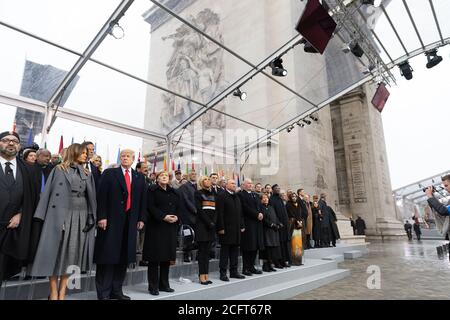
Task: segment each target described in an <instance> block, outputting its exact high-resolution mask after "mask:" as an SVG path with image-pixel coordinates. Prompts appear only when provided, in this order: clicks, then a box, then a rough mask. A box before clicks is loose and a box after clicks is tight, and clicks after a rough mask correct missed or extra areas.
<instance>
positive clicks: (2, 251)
mask: <svg viewBox="0 0 450 320" xmlns="http://www.w3.org/2000/svg"><path fill="white" fill-rule="evenodd" d="M19 150H20V138H19V135H18V134H17V133H15V132H3V133H0V286H1V283H2V281H3V280H6V279H8V278H10V277H12V276H14V275H15V274H17V273H19V272H20V269H21V267H22V266H23V265H24V264H25V263H26V262H27V259H28V254H29V247H30V234H31V222H32V219H33V214H34V211H35V209H36V206H37V203H38V196H39V183H38V181H37V179H36V177H37V174H36V171H35V169H34V168H33V167H32V166H29V165H27V164H25V163H24V162H23V161H22V160H21V159H20V158H18V157H17V155H18V152H19Z"/></svg>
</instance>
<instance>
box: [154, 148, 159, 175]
mask: <svg viewBox="0 0 450 320" xmlns="http://www.w3.org/2000/svg"><path fill="white" fill-rule="evenodd" d="M157 155H158V153H157V152H156V151H155V158H154V159H153V173H156V157H157Z"/></svg>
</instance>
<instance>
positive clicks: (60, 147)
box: [58, 135, 64, 154]
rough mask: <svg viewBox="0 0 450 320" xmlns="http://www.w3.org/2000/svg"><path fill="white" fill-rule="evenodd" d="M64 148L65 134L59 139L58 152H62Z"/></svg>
mask: <svg viewBox="0 0 450 320" xmlns="http://www.w3.org/2000/svg"><path fill="white" fill-rule="evenodd" d="M63 149H64V142H63V136H62V135H61V139H60V140H59V149H58V154H61V153H62V150H63Z"/></svg>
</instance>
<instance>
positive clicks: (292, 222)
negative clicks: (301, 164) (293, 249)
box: [286, 193, 306, 265]
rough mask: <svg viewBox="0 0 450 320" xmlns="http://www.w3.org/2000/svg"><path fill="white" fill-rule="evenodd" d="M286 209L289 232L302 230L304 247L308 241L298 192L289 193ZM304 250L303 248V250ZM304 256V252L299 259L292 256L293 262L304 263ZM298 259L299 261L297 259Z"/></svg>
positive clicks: (296, 263)
mask: <svg viewBox="0 0 450 320" xmlns="http://www.w3.org/2000/svg"><path fill="white" fill-rule="evenodd" d="M286 211H287V213H288V217H289V228H288V230H289V234H291V235H292V232H293V231H294V230H301V234H302V247H303V246H304V245H305V243H306V233H305V232H304V228H303V226H304V225H305V221H304V220H303V216H302V208H301V206H300V204H299V203H298V196H297V194H296V193H291V194H290V195H289V201H288V202H287V204H286ZM302 251H303V250H302ZM302 257H303V252H302V253H301V254H300V257H299V259H294V257H291V259H292V263H293V264H295V265H302V264H303V263H302ZM295 260H297V261H295Z"/></svg>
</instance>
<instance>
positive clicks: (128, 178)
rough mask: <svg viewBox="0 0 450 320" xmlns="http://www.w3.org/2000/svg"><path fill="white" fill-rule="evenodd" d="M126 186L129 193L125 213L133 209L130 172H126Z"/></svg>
mask: <svg viewBox="0 0 450 320" xmlns="http://www.w3.org/2000/svg"><path fill="white" fill-rule="evenodd" d="M125 184H126V185H127V191H128V198H127V206H126V207H125V212H127V211H128V210H130V208H131V180H130V174H129V173H128V170H125Z"/></svg>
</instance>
